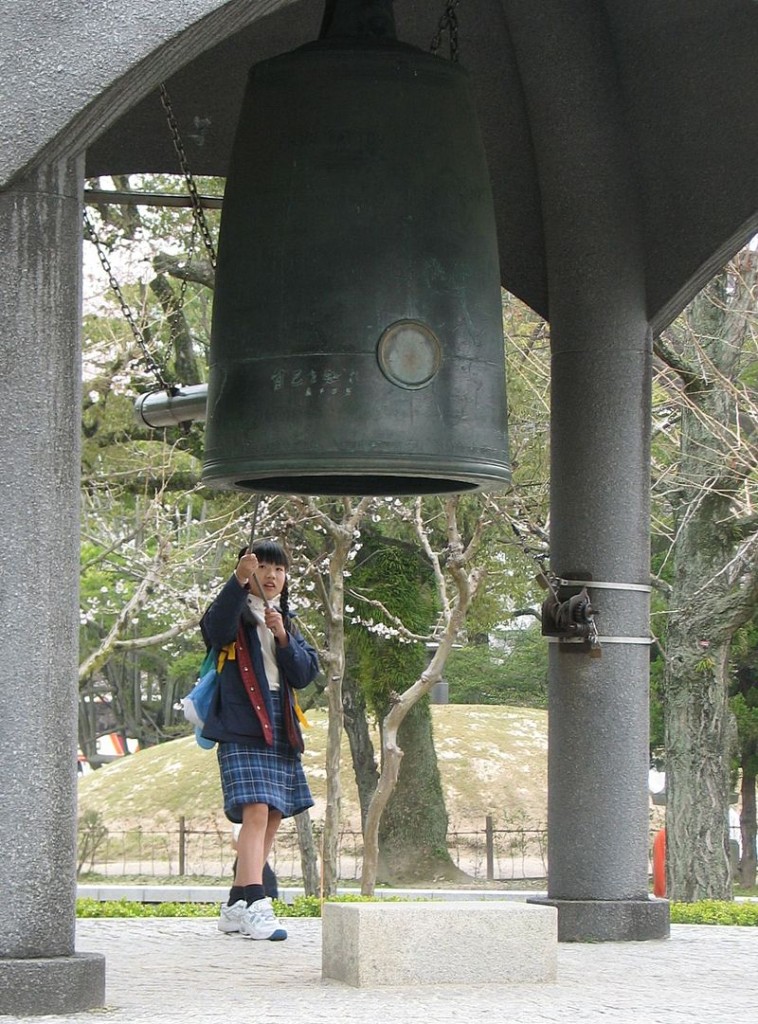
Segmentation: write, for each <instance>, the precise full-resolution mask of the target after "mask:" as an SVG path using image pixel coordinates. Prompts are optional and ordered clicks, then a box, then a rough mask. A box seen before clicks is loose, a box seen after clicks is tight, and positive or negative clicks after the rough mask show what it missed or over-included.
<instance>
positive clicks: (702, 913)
mask: <svg viewBox="0 0 758 1024" xmlns="http://www.w3.org/2000/svg"><path fill="white" fill-rule="evenodd" d="M383 898H384V899H389V900H391V901H393V902H399V901H402V902H407V901H406V900H405V899H404V898H403V897H399V896H389V897H383ZM372 901H373V897H371V896H359V895H357V894H347V895H344V896H334V897H330V900H329V902H335V903H360V902H372ZM218 906H219V905H218V903H137V902H133V901H131V900H105V901H101V900H95V899H89V898H86V899H85V898H83V899H78V900H77V901H76V914H77V917H215V916H216V915H217V914H218ZM274 909H275V911H276V913H277V915H278V916H279V917H321V900H320V899H319V897H318V896H296V897H295V898H294V900H293V901H292V903H283V902H282V901H281V900H274ZM671 923H672V924H736V925H745V926H748V927H749V926H753V927H755V926H758V903H730V902H727V901H726V900H702V901H700V902H699V903H672V904H671Z"/></svg>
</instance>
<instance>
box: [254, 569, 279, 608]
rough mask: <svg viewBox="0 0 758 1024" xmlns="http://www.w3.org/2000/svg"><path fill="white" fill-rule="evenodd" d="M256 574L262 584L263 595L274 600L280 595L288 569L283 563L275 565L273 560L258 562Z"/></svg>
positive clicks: (269, 599)
mask: <svg viewBox="0 0 758 1024" xmlns="http://www.w3.org/2000/svg"><path fill="white" fill-rule="evenodd" d="M255 576H256V579H257V580H258V582H259V583H260V585H261V590H262V591H263V596H264V597H265V599H266V600H267V601H273V600H274V598H275V597H279V595H280V594H281V592H282V590H283V589H284V584H285V582H286V580H287V570H286V569H285V568H284V566H283V565H275V564H274V563H273V562H260V561H259V562H258V568H257V569H256V570H255Z"/></svg>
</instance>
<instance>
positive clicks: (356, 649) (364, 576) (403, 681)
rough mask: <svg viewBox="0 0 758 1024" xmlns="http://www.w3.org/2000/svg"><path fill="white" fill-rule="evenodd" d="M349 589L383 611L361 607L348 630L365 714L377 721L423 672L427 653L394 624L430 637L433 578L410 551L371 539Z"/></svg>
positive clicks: (420, 560)
mask: <svg viewBox="0 0 758 1024" xmlns="http://www.w3.org/2000/svg"><path fill="white" fill-rule="evenodd" d="M351 589H352V590H353V591H355V592H357V593H359V594H361V595H363V596H365V597H367V598H369V599H370V600H371V601H376V602H380V603H381V605H382V606H383V607H384V608H385V609H386V610H387V613H385V612H383V611H382V609H381V608H379V607H377V606H376V605H371V606H366V605H361V606H360V618H357V617H356V618H354V619H353V622H352V624H351V625H350V626H349V627H348V629H347V630H346V648H347V652H348V657H349V658H350V663H351V666H352V670H353V672H354V674H355V677H356V679H358V681H359V682H360V685H361V687H362V688H363V691H364V695H365V698H366V704H367V706H368V708H369V709H370V710H371V711H372V712H373V713H374V714H375V715H376V716H377V717H379V718H381V717H383V716H384V714H386V711H387V707H388V704H389V700H390V695H391V694H392V693H393V692H397V693H402V692H403V691H404V690H406V689H407V688H408V686H410V685H411V683H413V682H414V680H415V679H416V678H417V677H418V676H419V675H420V674H421V672H422V671H423V669H424V666H425V663H426V648H425V647H424V645H423V644H421V643H418V642H416V643H408V642H406V641H405V640H404V638H403V637H402V636H401V635H400V634H399V633H398V630H397V628H396V624H395V620H399V621H400V622H401V623H402V624H403V626H405V628H406V629H408V630H410V631H411V632H413V633H418V634H424V633H428V632H430V630H431V626H432V624H433V621H434V616H435V612H436V608H435V604H434V589H433V586H432V581H431V572H430V570H429V568H428V566H426V564H425V563H424V562H423V560H422V559H421V557H420V555H419V553H418V551H416V550H414V549H413V548H411V547H409V546H406V545H404V544H401V543H399V542H393V541H387V540H386V539H383V538H379V537H376V536H369V537H368V538H367V540H366V543H365V544H364V547H363V549H362V551H361V555H360V560H359V561H358V562H357V564H356V565H355V567H354V569H353V573H352V579H351ZM351 600H352V599H351Z"/></svg>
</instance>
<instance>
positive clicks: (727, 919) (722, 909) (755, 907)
mask: <svg viewBox="0 0 758 1024" xmlns="http://www.w3.org/2000/svg"><path fill="white" fill-rule="evenodd" d="M671 923H672V924H739V925H747V926H750V925H752V926H753V927H755V926H758V903H732V902H730V901H728V900H700V901H699V902H697V903H672V904H671Z"/></svg>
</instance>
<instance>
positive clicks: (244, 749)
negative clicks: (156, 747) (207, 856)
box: [200, 541, 319, 941]
mask: <svg viewBox="0 0 758 1024" xmlns="http://www.w3.org/2000/svg"><path fill="white" fill-rule="evenodd" d="M288 564H289V563H288V560H287V556H286V554H285V553H284V550H283V548H281V547H280V545H279V544H276V543H275V542H274V541H259V542H257V543H255V544H254V545H253V548H252V551H248V549H247V548H244V549H243V551H242V552H241V554H240V558H239V561H238V562H237V567H236V569H235V570H234V573H233V574H232V576H231V578H230V579H229V580H228V582H227V583H226V584H225V585H224V587H223V588H222V590H221V591H220V593H219V594H218V596H217V597H216V599H215V600H214V602H213V603H212V604H211V606H210V607H209V608H208V610H207V611H206V613H205V615H204V616H203V619H202V622H201V623H200V628H201V629H202V632H203V637H204V638H205V642H206V644H208V645H209V646H212V647H214V648H215V649H216V650H219V651H220V650H221V649H222V648H225V649H226V651H227V657H226V660H225V662H224V664H223V668H222V669H221V672H220V674H219V685H218V688H217V691H216V696H215V699H214V702H213V706H212V708H211V710H210V713H209V715H208V717H207V719H206V722H205V726H204V728H203V736H204V737H205V738H206V739H210V740H216V742H217V743H218V762H219V768H220V770H221V788H222V791H223V794H224V812H225V814H226V816H227V818H229V820H230V821H232V822H236V823H241V824H242V828H241V829H240V833H239V837H238V840H237V869H236V873H235V877H234V884H233V885H232V888H231V891H230V893H229V899H228V902H227V903H226V904H225V905H224V906H222V907H221V918H220V920H219V924H218V927H219V929H220V930H221V931H222V932H240V933H242V934H243V935H247V936H249V937H250V938H252V939H271V940H273V941H277V940H279V939H286V938H287V933H286V931H285V930H284V929H283V928H282V927H281V925H280V924H279V921H278V920H277V918H276V916H275V914H274V911H273V908H272V906H271V900H270V899H267V898H266V896H265V892H264V887H263V866H264V864H265V863H266V859H267V858H268V855H269V853H270V851H271V847H272V845H273V842H274V836H275V835H276V831H277V829H278V828H279V825H280V823H281V820H282V818H286V817H290V816H291V815H294V814H298V813H299V812H300V811H304V810H306V808H308V807H312V806H313V798H312V797H311V794H310V790H309V789H308V783H307V782H306V780H305V774H304V772H303V768H302V764H301V763H300V754H301V752H302V750H303V739H302V735H301V733H300V726H299V724H298V721H297V714H296V708H295V701H294V698H293V694H292V689H293V688H294V689H302V687H304V686H307V685H308V683H310V682H311V681H312V680H313V679H314V678H315V676H316V675H317V674H318V671H319V667H318V659H317V656H316V652H315V650H314V649H313V648H312V647H311V646H310V644H308V643H307V642H306V641H305V640H304V639H303V637H302V636H301V635H300V633H299V632H298V631H297V630H296V629H295V627H294V626H293V624H292V619H291V617H290V614H289V608H288V603H287V594H288V588H287V568H288Z"/></svg>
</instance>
